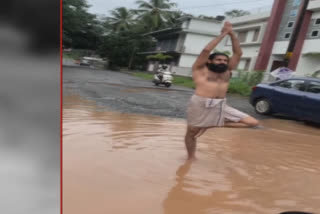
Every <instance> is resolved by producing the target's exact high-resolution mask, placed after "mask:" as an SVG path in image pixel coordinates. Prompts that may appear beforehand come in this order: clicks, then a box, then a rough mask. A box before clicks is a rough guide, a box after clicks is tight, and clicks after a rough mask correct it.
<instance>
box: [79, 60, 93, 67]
mask: <svg viewBox="0 0 320 214" xmlns="http://www.w3.org/2000/svg"><path fill="white" fill-rule="evenodd" d="M80 65H84V66H90V65H91V63H90V61H89V60H87V59H81V60H80Z"/></svg>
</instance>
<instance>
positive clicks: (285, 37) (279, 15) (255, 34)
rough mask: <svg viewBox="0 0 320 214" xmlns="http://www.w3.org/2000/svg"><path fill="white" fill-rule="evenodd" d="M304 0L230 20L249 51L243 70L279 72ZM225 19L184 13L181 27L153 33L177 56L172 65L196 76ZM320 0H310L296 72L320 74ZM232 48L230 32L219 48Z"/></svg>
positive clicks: (162, 48)
mask: <svg viewBox="0 0 320 214" xmlns="http://www.w3.org/2000/svg"><path fill="white" fill-rule="evenodd" d="M302 2H303V0H274V4H273V7H272V10H271V8H270V11H269V12H268V11H265V12H260V13H256V14H252V15H247V16H242V17H237V18H233V19H229V20H228V21H230V22H231V24H232V25H233V29H234V31H235V32H236V34H237V35H238V39H239V41H240V45H241V48H242V51H243V56H242V59H241V61H240V63H239V64H238V67H237V69H239V70H246V71H253V70H265V71H267V72H270V71H273V70H275V69H276V68H278V67H281V66H283V59H284V57H285V54H286V51H287V48H288V44H289V41H290V39H291V36H292V32H293V29H294V26H295V23H296V19H297V16H298V14H299V11H300V8H301V5H302ZM222 26H223V22H222V21H218V20H205V19H199V18H190V17H188V18H184V19H183V24H182V26H181V28H176V29H165V30H161V31H156V32H152V33H150V34H148V35H151V36H153V37H155V38H156V39H157V40H158V43H157V49H156V50H153V51H152V52H150V54H151V53H158V52H162V53H165V54H170V55H172V56H173V57H174V60H173V62H172V68H171V69H172V70H174V71H176V74H177V75H182V76H191V67H192V64H193V63H194V61H195V60H196V58H197V57H198V56H199V54H200V52H201V50H202V49H203V48H204V47H205V45H206V44H207V43H208V42H209V41H211V40H212V39H214V38H215V37H216V36H218V35H219V34H220V31H221V28H222ZM319 31H320V0H310V2H309V5H308V8H307V12H306V15H305V17H304V19H303V24H302V28H301V29H300V31H299V34H298V37H297V42H296V45H295V48H294V51H293V57H292V58H291V60H290V63H289V65H288V67H289V68H290V69H291V70H293V71H295V76H311V75H319V76H320V32H319ZM216 49H217V50H219V51H230V52H232V46H231V40H230V38H229V37H226V38H225V39H224V40H223V41H222V42H221V43H220V44H219V45H218V46H217V48H216Z"/></svg>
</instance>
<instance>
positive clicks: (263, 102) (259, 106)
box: [254, 98, 271, 115]
mask: <svg viewBox="0 0 320 214" xmlns="http://www.w3.org/2000/svg"><path fill="white" fill-rule="evenodd" d="M254 109H255V111H256V112H257V113H258V114H265V115H266V114H270V113H271V104H270V102H269V101H268V100H267V99H265V98H263V99H259V100H257V101H256V102H255V104H254Z"/></svg>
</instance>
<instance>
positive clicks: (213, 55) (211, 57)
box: [209, 53, 229, 60]
mask: <svg viewBox="0 0 320 214" xmlns="http://www.w3.org/2000/svg"><path fill="white" fill-rule="evenodd" d="M216 56H225V57H227V58H228V60H229V56H228V55H227V54H225V53H212V54H210V56H209V59H210V60H212V59H214V58H215V57H216Z"/></svg>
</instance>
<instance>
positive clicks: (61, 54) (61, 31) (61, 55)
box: [60, 0, 63, 214]
mask: <svg viewBox="0 0 320 214" xmlns="http://www.w3.org/2000/svg"><path fill="white" fill-rule="evenodd" d="M62 35H63V30H62V0H60V213H61V214H62V213H63V191H62V189H63V188H62V187H63V174H62V166H63V164H62V159H63V158H62V114H63V110H62V107H63V103H62V102H63V93H62V92H63V90H62V88H63V87H62V82H63V79H62V73H63V72H62V62H63V61H62V60H63V50H62Z"/></svg>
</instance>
